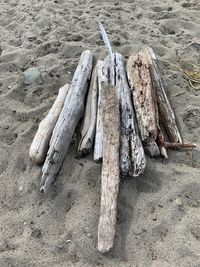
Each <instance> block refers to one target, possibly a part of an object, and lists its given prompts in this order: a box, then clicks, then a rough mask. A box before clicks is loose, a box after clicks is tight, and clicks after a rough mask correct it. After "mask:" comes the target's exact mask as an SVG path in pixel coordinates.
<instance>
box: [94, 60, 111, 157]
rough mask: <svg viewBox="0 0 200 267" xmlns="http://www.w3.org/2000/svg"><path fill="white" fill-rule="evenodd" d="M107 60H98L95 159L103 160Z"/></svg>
mask: <svg viewBox="0 0 200 267" xmlns="http://www.w3.org/2000/svg"><path fill="white" fill-rule="evenodd" d="M105 69H106V66H105V62H104V61H102V60H98V61H97V77H98V104H97V120H96V133H95V143H94V160H95V161H97V162H98V161H101V160H102V157H103V107H102V87H103V86H104V85H105V84H107V83H108V81H107V76H106V73H105Z"/></svg>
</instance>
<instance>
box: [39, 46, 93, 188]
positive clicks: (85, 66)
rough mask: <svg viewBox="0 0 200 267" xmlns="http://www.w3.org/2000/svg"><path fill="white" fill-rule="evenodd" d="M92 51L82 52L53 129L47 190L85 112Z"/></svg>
mask: <svg viewBox="0 0 200 267" xmlns="http://www.w3.org/2000/svg"><path fill="white" fill-rule="evenodd" d="M92 63H93V56H92V53H91V51H89V50H87V51H85V52H83V53H82V55H81V57H80V60H79V63H78V66H77V69H76V71H75V73H74V77H73V80H72V83H71V85H70V88H69V91H68V94H67V97H66V100H65V103H64V106H63V109H62V111H61V114H60V116H59V119H58V121H57V123H56V125H55V128H54V130H53V134H52V137H51V141H50V147H49V150H48V153H47V157H46V160H45V163H44V166H43V169H42V173H43V174H42V180H41V188H40V190H41V191H42V192H47V190H48V188H49V186H50V184H51V183H52V182H53V181H54V179H55V177H56V175H57V174H58V173H59V171H60V167H61V165H62V162H63V160H64V158H65V155H66V152H67V150H68V147H69V144H70V142H71V140H72V136H73V134H74V131H75V128H76V126H77V124H78V122H79V120H80V118H81V117H82V116H83V113H84V101H85V95H86V91H87V88H88V82H89V80H90V76H91V71H92Z"/></svg>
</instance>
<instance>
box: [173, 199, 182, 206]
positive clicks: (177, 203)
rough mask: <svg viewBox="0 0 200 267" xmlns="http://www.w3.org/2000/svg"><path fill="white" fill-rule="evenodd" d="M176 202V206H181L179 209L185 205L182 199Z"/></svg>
mask: <svg viewBox="0 0 200 267" xmlns="http://www.w3.org/2000/svg"><path fill="white" fill-rule="evenodd" d="M175 202H176V205H177V206H179V207H181V206H182V205H183V202H182V199H181V198H180V197H178V198H177V199H176V200H175Z"/></svg>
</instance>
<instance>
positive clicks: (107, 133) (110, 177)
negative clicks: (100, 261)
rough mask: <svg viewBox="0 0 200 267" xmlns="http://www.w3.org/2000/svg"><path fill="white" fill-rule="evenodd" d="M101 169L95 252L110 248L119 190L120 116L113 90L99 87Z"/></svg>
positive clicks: (117, 101)
mask: <svg viewBox="0 0 200 267" xmlns="http://www.w3.org/2000/svg"><path fill="white" fill-rule="evenodd" d="M103 131H104V135H103V166H102V174H101V208H100V218H99V225H98V250H99V251H100V252H101V253H105V252H107V251H109V250H110V249H111V248H112V246H113V240H114V236H115V225H116V216H117V194H118V189H119V174H120V169H119V147H120V138H119V137H120V114H119V100H118V97H117V90H116V88H115V87H114V86H107V87H103Z"/></svg>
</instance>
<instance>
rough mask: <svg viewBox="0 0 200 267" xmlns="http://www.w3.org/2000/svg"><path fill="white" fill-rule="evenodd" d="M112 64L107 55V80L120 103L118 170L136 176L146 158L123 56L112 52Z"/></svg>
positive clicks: (143, 166) (143, 167)
mask: <svg viewBox="0 0 200 267" xmlns="http://www.w3.org/2000/svg"><path fill="white" fill-rule="evenodd" d="M113 57H114V66H113V61H112V60H111V58H110V57H107V58H106V59H105V61H106V62H107V64H106V65H107V66H108V70H107V76H108V80H110V81H111V82H112V83H114V84H115V86H116V88H117V94H118V99H119V103H120V130H121V133H120V170H121V174H122V175H131V176H138V175H140V174H141V173H143V171H144V169H145V166H146V159H145V154H144V149H143V146H142V142H141V139H140V136H139V133H138V128H137V121H136V117H135V113H134V108H133V102H132V99H131V90H130V87H129V84H128V80H127V75H126V69H125V65H124V61H123V57H122V55H121V54H119V53H114V55H113Z"/></svg>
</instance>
